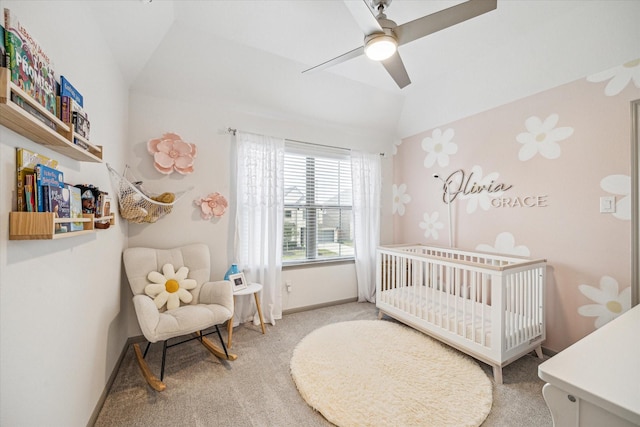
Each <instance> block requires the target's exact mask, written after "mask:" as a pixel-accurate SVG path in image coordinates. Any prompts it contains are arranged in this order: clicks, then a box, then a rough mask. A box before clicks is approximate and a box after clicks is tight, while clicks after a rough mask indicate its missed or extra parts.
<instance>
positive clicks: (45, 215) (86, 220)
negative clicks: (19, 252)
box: [9, 212, 115, 240]
mask: <svg viewBox="0 0 640 427" xmlns="http://www.w3.org/2000/svg"><path fill="white" fill-rule="evenodd" d="M82 216H83V218H56V217H55V215H54V214H53V213H52V212H9V240H52V239H64V238H67V237H76V236H81V235H83V234H88V233H95V232H96V230H97V229H99V228H103V227H99V224H96V223H98V222H99V221H100V222H102V221H105V220H109V225H115V216H114V215H110V216H108V217H101V218H96V217H95V216H93V215H91V214H83V215H82ZM71 222H82V225H83V227H84V229H83V230H80V231H67V232H62V233H61V232H58V233H56V224H68V223H71Z"/></svg>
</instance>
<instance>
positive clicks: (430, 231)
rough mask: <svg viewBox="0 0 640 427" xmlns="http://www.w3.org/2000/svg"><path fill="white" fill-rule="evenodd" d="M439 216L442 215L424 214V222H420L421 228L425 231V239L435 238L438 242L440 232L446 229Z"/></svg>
mask: <svg viewBox="0 0 640 427" xmlns="http://www.w3.org/2000/svg"><path fill="white" fill-rule="evenodd" d="M439 216H440V214H439V213H438V212H434V213H432V214H431V215H429V214H428V213H427V212H425V213H424V215H423V216H422V218H423V221H421V222H420V228H423V229H424V237H426V238H429V237H433V239H434V240H438V236H439V233H438V230H442V229H443V228H444V224H443V223H441V222H440V221H438V217H439Z"/></svg>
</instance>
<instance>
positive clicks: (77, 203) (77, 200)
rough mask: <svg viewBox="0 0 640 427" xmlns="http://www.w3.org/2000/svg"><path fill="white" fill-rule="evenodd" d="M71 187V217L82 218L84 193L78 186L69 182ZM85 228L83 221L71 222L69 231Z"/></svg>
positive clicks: (68, 186) (69, 187)
mask: <svg viewBox="0 0 640 427" xmlns="http://www.w3.org/2000/svg"><path fill="white" fill-rule="evenodd" d="M67 188H68V189H69V218H82V193H81V191H80V189H79V188H78V187H74V186H73V185H69V184H67ZM81 230H84V224H82V222H70V223H69V231H81Z"/></svg>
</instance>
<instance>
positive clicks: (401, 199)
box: [391, 184, 411, 216]
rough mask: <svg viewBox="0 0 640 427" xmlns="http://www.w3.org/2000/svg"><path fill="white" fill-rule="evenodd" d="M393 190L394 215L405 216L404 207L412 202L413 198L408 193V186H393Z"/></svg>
mask: <svg viewBox="0 0 640 427" xmlns="http://www.w3.org/2000/svg"><path fill="white" fill-rule="evenodd" d="M391 188H392V190H393V213H394V214H395V213H397V214H398V215H400V216H403V215H404V212H405V209H404V206H405V205H406V204H407V203H409V202H410V201H411V196H409V195H408V194H407V193H406V191H407V184H400V185H396V184H393V186H392V187H391Z"/></svg>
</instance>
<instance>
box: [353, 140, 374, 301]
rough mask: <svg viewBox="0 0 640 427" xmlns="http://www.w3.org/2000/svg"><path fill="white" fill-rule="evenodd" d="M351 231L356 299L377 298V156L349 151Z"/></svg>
mask: <svg viewBox="0 0 640 427" xmlns="http://www.w3.org/2000/svg"><path fill="white" fill-rule="evenodd" d="M351 177H352V181H353V182H352V185H353V230H354V231H353V234H354V248H355V257H356V278H357V280H358V301H359V302H364V301H368V302H375V300H376V275H375V263H376V249H377V247H378V245H379V244H380V191H381V165H380V155H379V154H371V153H363V152H359V151H353V150H352V151H351Z"/></svg>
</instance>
